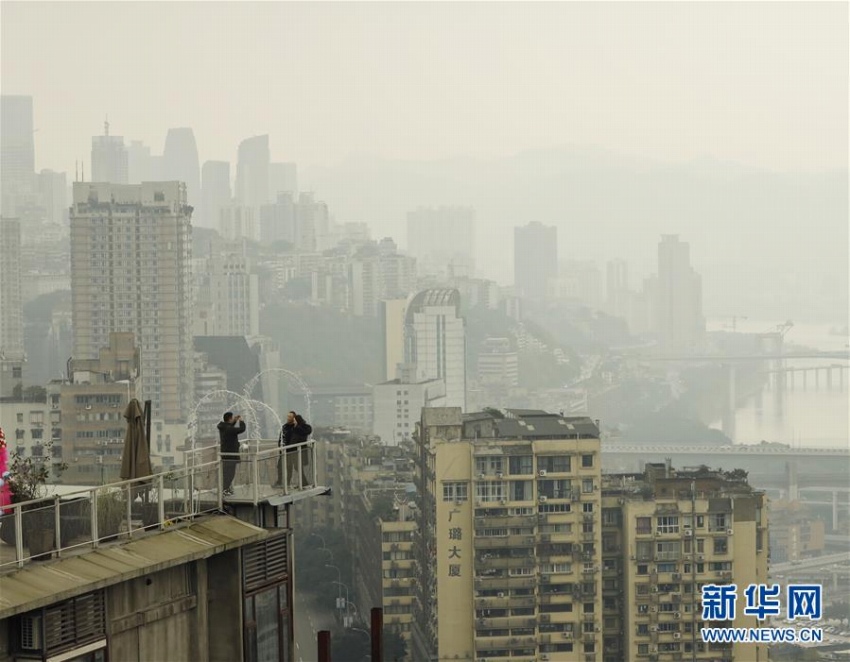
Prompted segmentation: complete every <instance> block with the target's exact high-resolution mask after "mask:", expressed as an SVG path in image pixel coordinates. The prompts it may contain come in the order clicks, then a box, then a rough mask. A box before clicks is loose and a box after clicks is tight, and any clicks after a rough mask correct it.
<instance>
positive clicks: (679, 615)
mask: <svg viewBox="0 0 850 662" xmlns="http://www.w3.org/2000/svg"><path fill="white" fill-rule="evenodd" d="M673 618H682V612H680V611H677V612H676V613H675V614H673Z"/></svg>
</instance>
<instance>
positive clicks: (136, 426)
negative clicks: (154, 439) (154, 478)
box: [121, 398, 153, 480]
mask: <svg viewBox="0 0 850 662" xmlns="http://www.w3.org/2000/svg"><path fill="white" fill-rule="evenodd" d="M144 416H145V415H144V412H143V411H142V405H141V403H140V402H139V401H138V400H137V399H136V398H133V399H132V400H130V402H129V403H128V404H127V408H126V409H125V410H124V418H126V419H127V432H126V434H125V435H124V453H123V454H122V456H121V480H129V479H131V478H143V477H144V476H150V475H151V474H152V473H153V470H152V469H151V452H150V447H149V446H148V439H147V435H146V434H145V417H144Z"/></svg>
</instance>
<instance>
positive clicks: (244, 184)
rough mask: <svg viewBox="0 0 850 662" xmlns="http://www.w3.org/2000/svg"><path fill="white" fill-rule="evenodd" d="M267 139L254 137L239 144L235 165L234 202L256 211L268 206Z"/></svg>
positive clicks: (268, 159) (258, 212) (268, 156)
mask: <svg viewBox="0 0 850 662" xmlns="http://www.w3.org/2000/svg"><path fill="white" fill-rule="evenodd" d="M269 161H270V155H269V137H268V136H267V135H265V136H254V137H253V138H246V139H245V140H243V141H242V142H241V143H240V144H239V152H238V161H237V163H236V196H235V197H236V200H237V202H238V203H239V204H241V205H244V206H246V207H251V208H253V209H255V210H256V212H255V213H256V215H257V217H258V218H259V214H260V207H261V206H262V205H265V204H268V203H269V202H270V200H271V198H270V196H269Z"/></svg>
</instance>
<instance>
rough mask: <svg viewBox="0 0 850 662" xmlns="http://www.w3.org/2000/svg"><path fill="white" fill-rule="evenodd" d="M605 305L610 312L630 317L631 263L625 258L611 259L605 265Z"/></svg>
mask: <svg viewBox="0 0 850 662" xmlns="http://www.w3.org/2000/svg"><path fill="white" fill-rule="evenodd" d="M605 267H606V277H605V306H606V308H607V310H608V312H609V313H611V314H612V315H616V316H618V317H628V314H629V301H630V300H631V292H630V290H629V265H628V264H627V263H626V261H625V260H620V259H617V260H609V261H608V263H607V264H606V265H605Z"/></svg>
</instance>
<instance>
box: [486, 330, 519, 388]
mask: <svg viewBox="0 0 850 662" xmlns="http://www.w3.org/2000/svg"><path fill="white" fill-rule="evenodd" d="M478 384H479V386H485V387H497V388H503V389H509V388H513V387H516V386H517V385H518V384H519V358H518V355H517V352H516V350H513V349H511V343H510V340H508V339H507V338H487V339H486V340H484V341H483V342H482V343H481V348H480V349H479V350H478Z"/></svg>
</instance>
